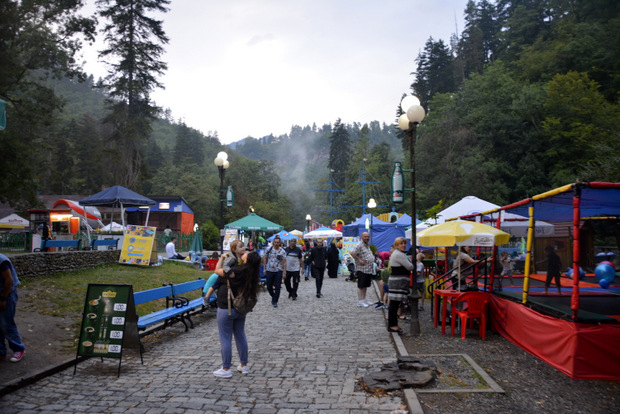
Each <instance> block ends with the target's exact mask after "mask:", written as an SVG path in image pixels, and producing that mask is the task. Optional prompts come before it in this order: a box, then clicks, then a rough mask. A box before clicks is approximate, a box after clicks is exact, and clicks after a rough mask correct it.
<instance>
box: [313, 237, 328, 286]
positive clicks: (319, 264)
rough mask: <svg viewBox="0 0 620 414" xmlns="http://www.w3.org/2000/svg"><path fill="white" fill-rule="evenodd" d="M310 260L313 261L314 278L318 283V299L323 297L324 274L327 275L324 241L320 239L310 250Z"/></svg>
mask: <svg viewBox="0 0 620 414" xmlns="http://www.w3.org/2000/svg"><path fill="white" fill-rule="evenodd" d="M310 260H311V261H312V277H313V278H314V281H315V282H316V297H317V298H320V297H321V288H322V287H323V274H324V273H325V263H326V262H327V252H326V251H325V247H323V240H321V239H318V240H317V241H316V245H315V246H314V247H313V248H312V249H310Z"/></svg>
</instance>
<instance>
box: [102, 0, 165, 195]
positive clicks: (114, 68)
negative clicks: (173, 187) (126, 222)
mask: <svg viewBox="0 0 620 414" xmlns="http://www.w3.org/2000/svg"><path fill="white" fill-rule="evenodd" d="M169 3H170V0H97V5H98V7H99V14H100V15H101V16H102V17H104V18H105V19H107V20H108V23H107V24H106V25H105V27H104V29H103V32H104V33H105V41H106V48H105V49H103V50H101V51H100V52H99V57H100V58H104V59H110V60H108V61H107V64H108V66H109V69H108V75H107V76H106V78H105V79H104V87H105V89H106V91H107V92H108V94H109V99H108V100H107V103H106V107H107V110H108V114H107V115H106V117H105V118H104V122H106V123H108V124H110V125H111V127H112V133H111V136H110V138H111V144H112V146H113V149H114V150H115V151H116V153H117V155H118V160H119V163H120V165H118V168H116V169H115V173H116V174H115V175H116V177H115V178H116V181H117V182H118V183H121V184H123V185H125V186H127V187H129V188H133V189H137V187H138V185H139V184H140V181H141V178H142V177H141V174H142V171H141V169H142V154H141V143H143V142H147V141H148V139H149V136H150V133H151V123H152V121H153V120H154V119H155V116H156V115H157V113H158V110H159V108H158V107H156V106H155V105H154V103H153V102H151V100H150V94H151V92H152V91H153V90H154V89H155V88H161V87H163V85H162V84H161V82H160V81H159V80H158V79H157V77H158V76H161V75H162V74H163V73H164V72H165V70H166V69H167V64H166V63H165V62H163V61H161V60H159V58H160V57H161V55H162V54H163V53H164V48H163V46H162V44H166V43H168V37H167V36H166V34H165V33H164V31H163V29H162V21H161V20H156V19H154V18H152V17H149V15H148V14H149V13H151V12H159V13H165V12H167V11H168V8H167V7H166V6H167V5H168V4H169Z"/></svg>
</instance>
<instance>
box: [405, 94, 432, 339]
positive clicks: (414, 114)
mask: <svg viewBox="0 0 620 414" xmlns="http://www.w3.org/2000/svg"><path fill="white" fill-rule="evenodd" d="M400 108H401V109H402V110H403V112H404V113H403V114H402V115H401V116H400V117H399V118H398V127H399V128H400V129H402V130H403V131H408V132H409V165H410V166H411V170H410V172H411V188H410V189H409V190H410V191H411V244H412V245H413V246H414V249H413V251H414V252H416V248H415V246H417V240H416V239H417V235H416V229H415V225H416V214H415V191H416V189H415V136H416V130H417V127H418V124H419V123H420V122H422V120H423V119H424V117H425V116H426V113H425V111H424V108H422V106H421V105H420V100H419V99H418V98H417V97H415V96H413V95H407V96H405V97H404V98H403V100H402V101H401V102H400ZM415 260H416V258H415V257H413V258H412V261H413V262H414V263H415ZM419 298H420V295H419V294H418V293H417V291H414V293H413V294H412V295H410V296H409V305H410V306H409V307H410V310H411V330H410V332H411V335H419V334H420V321H419V319H418V299H419Z"/></svg>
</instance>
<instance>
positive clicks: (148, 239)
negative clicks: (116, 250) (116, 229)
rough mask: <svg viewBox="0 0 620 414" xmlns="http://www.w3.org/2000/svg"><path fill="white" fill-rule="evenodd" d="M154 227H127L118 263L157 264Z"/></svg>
mask: <svg viewBox="0 0 620 414" xmlns="http://www.w3.org/2000/svg"><path fill="white" fill-rule="evenodd" d="M156 230H157V228H156V227H145V226H134V225H130V226H127V230H126V232H125V238H124V239H123V250H121V256H120V259H119V260H118V262H119V263H124V264H135V265H141V266H148V265H149V264H151V263H156V262H157V249H156V247H155V241H156V239H155V232H156Z"/></svg>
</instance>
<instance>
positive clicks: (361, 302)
mask: <svg viewBox="0 0 620 414" xmlns="http://www.w3.org/2000/svg"><path fill="white" fill-rule="evenodd" d="M369 241H370V234H369V233H368V232H364V233H362V240H361V241H360V242H359V243H358V244H357V245H356V246H355V247H354V248H353V250H352V251H351V253H350V254H351V257H353V259H354V260H355V270H356V276H357V299H358V301H357V306H359V307H363V308H367V307H368V306H370V303H369V302H368V301H367V300H366V290H367V289H368V288H369V287H370V284H371V282H372V278H373V276H372V272H373V269H374V266H375V255H374V254H373V253H372V250H370V245H369V244H368V242H369Z"/></svg>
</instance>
